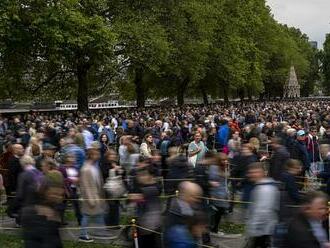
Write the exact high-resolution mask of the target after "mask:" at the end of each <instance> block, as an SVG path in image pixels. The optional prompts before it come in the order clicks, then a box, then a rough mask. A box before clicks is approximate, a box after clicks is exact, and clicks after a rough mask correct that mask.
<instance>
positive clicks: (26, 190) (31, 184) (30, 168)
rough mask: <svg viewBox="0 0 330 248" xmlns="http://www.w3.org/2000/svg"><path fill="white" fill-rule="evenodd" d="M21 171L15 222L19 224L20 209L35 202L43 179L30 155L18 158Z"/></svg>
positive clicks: (16, 199) (16, 198)
mask: <svg viewBox="0 0 330 248" xmlns="http://www.w3.org/2000/svg"><path fill="white" fill-rule="evenodd" d="M20 164H21V166H22V169H23V172H22V173H21V174H20V175H19V177H18V184H17V192H16V197H15V199H14V200H15V201H16V204H17V205H16V206H17V210H18V214H19V216H18V218H17V219H16V223H17V224H20V222H21V221H20V214H21V209H22V208H24V207H26V206H29V205H32V204H35V203H36V202H37V200H38V198H37V197H38V193H37V192H38V190H39V188H40V186H41V184H42V182H43V180H44V177H43V174H42V173H41V172H40V171H39V170H37V169H36V168H35V160H34V159H33V158H32V157H31V156H27V155H24V156H23V157H22V158H21V159H20Z"/></svg>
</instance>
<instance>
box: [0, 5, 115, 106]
mask: <svg viewBox="0 0 330 248" xmlns="http://www.w3.org/2000/svg"><path fill="white" fill-rule="evenodd" d="M2 7H3V12H2V14H1V19H2V20H5V21H6V22H5V24H4V25H5V29H6V34H5V35H4V36H3V37H1V38H2V42H3V43H5V44H7V46H6V48H7V49H6V50H5V51H4V53H3V57H4V61H9V60H10V57H12V56H17V55H20V53H21V51H24V53H23V54H24V60H23V62H20V63H19V64H18V65H14V66H12V65H10V64H6V63H3V68H2V69H3V70H4V71H5V72H9V73H10V70H11V68H13V69H15V74H16V75H17V81H19V82H20V86H21V88H22V90H24V89H25V88H30V89H31V91H30V93H32V94H35V93H36V92H38V93H39V94H40V93H41V92H42V89H44V90H45V91H44V92H45V94H48V95H50V94H52V92H54V91H55V92H56V91H60V92H71V93H74V95H76V96H77V102H78V109H79V110H82V111H86V110H87V109H88V96H89V89H90V86H91V85H90V82H89V72H90V71H91V70H92V69H94V70H96V68H98V69H102V68H104V67H102V65H103V64H104V63H106V64H109V62H110V63H111V62H112V61H114V56H113V54H114V44H115V38H116V37H115V35H114V33H113V32H112V30H111V27H110V26H109V23H108V21H107V20H106V19H105V18H102V16H101V15H100V13H102V12H103V11H104V10H105V9H106V7H107V5H106V1H105V0H97V1H87V0H86V1H78V0H62V1H56V2H53V1H23V0H21V1H18V0H16V1H5V2H4V3H3V6H2ZM13 26H14V28H12V27H13ZM22 37H23V38H24V39H22ZM17 41H18V42H17ZM13 43H14V45H9V44H13ZM30 62H31V64H29V63H30ZM31 65H32V66H31ZM6 74H7V75H6ZM6 74H5V75H6V78H9V79H10V78H12V77H9V75H10V74H8V73H6ZM68 82H72V83H68ZM71 87H72V88H71ZM70 88H71V89H70ZM47 89H48V90H47ZM53 90H54V91H53Z"/></svg>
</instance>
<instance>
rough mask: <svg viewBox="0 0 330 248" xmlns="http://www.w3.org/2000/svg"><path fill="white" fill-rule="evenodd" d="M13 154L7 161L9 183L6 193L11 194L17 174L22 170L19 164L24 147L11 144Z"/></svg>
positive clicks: (14, 187)
mask: <svg viewBox="0 0 330 248" xmlns="http://www.w3.org/2000/svg"><path fill="white" fill-rule="evenodd" d="M12 153H13V155H12V156H11V157H10V159H9V161H8V170H9V176H10V180H9V185H8V187H7V195H8V196H11V194H12V192H15V191H16V187H17V181H18V176H19V174H20V173H21V172H22V171H23V170H22V166H21V164H20V159H21V157H22V156H23V155H24V148H23V146H22V145H20V144H15V145H13V146H12Z"/></svg>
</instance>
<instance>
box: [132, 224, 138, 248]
mask: <svg viewBox="0 0 330 248" xmlns="http://www.w3.org/2000/svg"><path fill="white" fill-rule="evenodd" d="M131 223H132V235H133V240H134V247H135V248H139V240H138V232H137V227H136V220H135V219H132V221H131Z"/></svg>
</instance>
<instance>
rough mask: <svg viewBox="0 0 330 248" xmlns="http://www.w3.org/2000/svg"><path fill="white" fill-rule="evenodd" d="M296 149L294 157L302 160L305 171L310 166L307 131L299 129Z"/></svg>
mask: <svg viewBox="0 0 330 248" xmlns="http://www.w3.org/2000/svg"><path fill="white" fill-rule="evenodd" d="M295 150H296V157H293V158H294V159H298V160H300V161H301V163H302V165H303V171H304V173H305V171H306V170H308V169H309V167H310V163H309V161H310V160H309V156H308V151H307V146H306V133H305V131H304V130H299V131H298V132H297V143H296V149H295Z"/></svg>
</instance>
